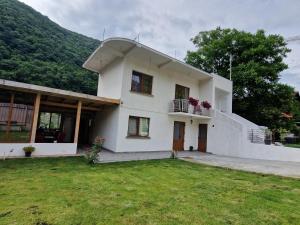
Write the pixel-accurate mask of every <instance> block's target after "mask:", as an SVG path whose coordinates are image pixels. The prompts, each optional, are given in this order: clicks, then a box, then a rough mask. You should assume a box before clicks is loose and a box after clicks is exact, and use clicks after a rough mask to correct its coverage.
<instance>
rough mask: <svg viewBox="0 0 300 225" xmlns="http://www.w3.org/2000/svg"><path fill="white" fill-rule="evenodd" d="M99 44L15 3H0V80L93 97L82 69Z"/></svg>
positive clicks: (93, 78) (90, 76) (93, 79)
mask: <svg viewBox="0 0 300 225" xmlns="http://www.w3.org/2000/svg"><path fill="white" fill-rule="evenodd" d="M99 44H100V41H98V40H95V39H93V38H89V37H86V36H84V35H81V34H78V33H75V32H72V31H69V30H67V29H64V28H62V27H60V26H59V25H58V24H56V23H54V22H52V21H51V20H50V19H49V18H48V17H46V16H43V15H42V14H40V13H39V12H37V11H35V10H34V9H32V8H31V7H29V6H27V5H25V4H24V3H21V2H19V1H17V0H0V78H1V79H7V80H14V81H20V82H25V83H32V84H37V85H44V86H48V87H53V88H60V89H65V90H72V91H77V92H82V93H87V94H96V89H97V80H98V76H97V74H95V73H92V72H89V71H87V70H85V69H83V68H82V64H83V62H84V61H85V60H86V59H87V57H88V56H89V55H90V54H91V53H92V52H93V50H94V49H95V48H96V47H97V46H98V45H99Z"/></svg>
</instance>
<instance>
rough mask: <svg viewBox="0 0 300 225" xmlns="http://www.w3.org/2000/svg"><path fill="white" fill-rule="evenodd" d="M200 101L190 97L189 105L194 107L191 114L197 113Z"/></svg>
mask: <svg viewBox="0 0 300 225" xmlns="http://www.w3.org/2000/svg"><path fill="white" fill-rule="evenodd" d="M198 103H199V100H197V99H195V98H192V97H189V104H190V105H192V106H193V110H192V112H191V113H194V114H195V113H196V107H197V106H198Z"/></svg>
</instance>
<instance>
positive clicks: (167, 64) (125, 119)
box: [83, 38, 232, 152]
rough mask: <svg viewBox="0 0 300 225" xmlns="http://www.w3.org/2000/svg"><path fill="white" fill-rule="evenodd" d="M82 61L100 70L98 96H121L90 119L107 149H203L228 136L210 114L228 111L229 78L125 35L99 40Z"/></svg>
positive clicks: (93, 69) (215, 144)
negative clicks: (124, 36)
mask: <svg viewBox="0 0 300 225" xmlns="http://www.w3.org/2000/svg"><path fill="white" fill-rule="evenodd" d="M83 67H84V68H86V69H89V70H91V71H95V72H97V73H99V86H98V96H100V97H105V98H116V99H120V106H119V107H110V108H109V107H106V108H105V109H104V110H103V111H102V112H100V113H98V115H97V118H96V121H95V124H96V126H95V129H94V131H93V133H94V136H96V135H100V136H102V137H104V138H105V139H106V140H105V143H104V147H105V148H106V149H109V150H111V151H115V152H139V151H170V150H172V149H173V150H188V149H190V148H193V149H199V150H200V151H203V152H206V151H213V148H215V147H214V146H217V147H221V146H222V145H224V143H222V142H223V141H227V140H226V139H225V140H223V138H222V137H221V138H220V137H218V136H219V133H218V132H216V131H215V130H219V132H220V130H221V129H219V128H218V127H219V124H218V123H217V121H215V120H214V117H215V111H216V110H218V111H222V112H223V113H228V114H231V108H232V82H231V81H230V80H227V79H225V78H223V77H220V76H218V75H215V74H209V73H207V72H204V71H202V70H199V69H197V68H195V67H192V66H190V65H188V64H185V63H183V62H182V61H179V60H177V59H175V58H172V57H170V56H168V55H165V54H163V53H161V52H158V51H156V50H154V49H152V48H149V47H147V46H145V45H142V44H140V43H137V42H135V41H132V40H128V39H124V38H111V39H107V40H105V41H103V42H102V44H101V46H100V47H99V48H97V49H96V51H95V52H94V53H93V54H92V55H91V56H90V57H89V59H88V60H87V61H86V62H85V63H84V65H83ZM190 97H192V98H193V99H195V100H199V103H198V105H199V106H197V107H194V106H192V105H191V104H190V103H191V102H190V101H189V98H190ZM203 101H206V102H207V103H208V104H210V105H211V108H210V109H209V110H207V109H205V108H204V107H203V106H202V105H201V102H203ZM222 129H224V128H222ZM228 132H229V133H230V131H228V130H227V131H225V132H224V136H225V137H226V133H228ZM218 142H221V143H220V145H219V144H218ZM217 147H216V148H217Z"/></svg>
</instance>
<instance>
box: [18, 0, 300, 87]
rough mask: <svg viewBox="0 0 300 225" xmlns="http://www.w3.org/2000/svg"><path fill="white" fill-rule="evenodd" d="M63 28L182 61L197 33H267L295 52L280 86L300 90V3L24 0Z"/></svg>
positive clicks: (296, 0) (266, 0) (264, 0)
mask: <svg viewBox="0 0 300 225" xmlns="http://www.w3.org/2000/svg"><path fill="white" fill-rule="evenodd" d="M21 1H22V2H25V3H26V4H28V5H30V6H31V7H33V8H34V9H36V10H38V11H39V12H41V13H42V14H44V15H46V16H48V17H49V18H50V19H51V20H53V21H54V22H56V23H58V24H60V25H61V26H63V27H65V28H67V29H70V30H72V31H76V32H78V33H81V34H84V35H87V36H90V37H94V38H97V39H100V40H102V37H103V31H104V29H105V35H104V36H105V38H108V37H112V36H122V37H127V38H131V39H134V38H135V37H137V36H138V35H139V41H140V42H142V43H143V44H146V45H148V46H150V47H153V48H155V49H157V50H160V51H162V52H164V53H167V54H169V55H171V56H175V55H176V58H178V59H183V58H184V56H185V54H186V51H187V50H192V49H193V45H192V43H191V42H190V38H191V37H193V36H195V35H196V34H197V33H198V32H199V31H204V30H209V29H214V28H216V27H217V26H221V27H222V28H227V27H229V28H238V29H242V30H246V31H250V32H255V31H256V30H257V29H265V30H266V31H267V32H268V33H275V34H281V35H283V36H284V37H286V38H290V37H294V36H298V35H299V41H293V42H290V43H289V45H288V46H289V48H291V49H292V53H290V54H289V56H288V58H287V59H286V62H287V63H288V65H289V67H290V68H289V69H288V70H286V71H284V72H283V73H282V78H281V81H282V82H284V83H288V84H290V85H292V86H294V87H296V89H297V90H300V29H299V28H300V16H299V13H300V1H299V0H247V1H241V0H209V1H207V0H176V1H174V0H151V1H149V0H21Z"/></svg>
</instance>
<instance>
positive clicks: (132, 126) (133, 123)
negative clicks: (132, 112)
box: [128, 117, 137, 135]
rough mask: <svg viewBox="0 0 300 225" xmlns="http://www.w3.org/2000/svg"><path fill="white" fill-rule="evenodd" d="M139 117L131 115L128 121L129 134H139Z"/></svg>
mask: <svg viewBox="0 0 300 225" xmlns="http://www.w3.org/2000/svg"><path fill="white" fill-rule="evenodd" d="M136 128H137V119H136V118H134V117H129V122H128V134H129V135H136V134H137V129H136Z"/></svg>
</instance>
